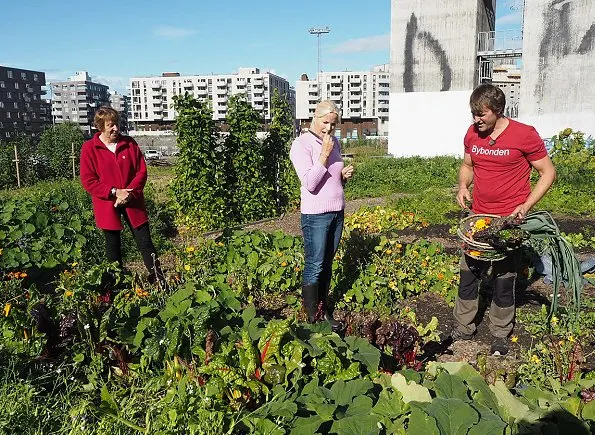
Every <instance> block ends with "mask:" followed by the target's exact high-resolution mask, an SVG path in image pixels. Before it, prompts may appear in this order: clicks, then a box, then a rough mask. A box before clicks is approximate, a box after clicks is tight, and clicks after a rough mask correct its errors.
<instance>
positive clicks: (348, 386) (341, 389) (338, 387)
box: [331, 379, 373, 405]
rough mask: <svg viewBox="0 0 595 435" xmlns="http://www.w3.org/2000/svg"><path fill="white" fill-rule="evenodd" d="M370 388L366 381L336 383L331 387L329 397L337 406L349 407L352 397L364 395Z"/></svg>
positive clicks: (370, 383)
mask: <svg viewBox="0 0 595 435" xmlns="http://www.w3.org/2000/svg"><path fill="white" fill-rule="evenodd" d="M372 386H373V384H372V382H371V381H369V380H367V379H354V380H352V381H336V382H335V383H334V384H333V385H332V387H331V397H332V398H333V400H334V401H335V403H336V404H337V405H349V404H350V403H351V402H352V401H353V398H354V397H356V396H360V395H364V394H366V393H367V392H368V391H369V390H370V389H371V388H372Z"/></svg>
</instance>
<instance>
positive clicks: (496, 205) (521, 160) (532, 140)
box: [464, 119, 547, 216]
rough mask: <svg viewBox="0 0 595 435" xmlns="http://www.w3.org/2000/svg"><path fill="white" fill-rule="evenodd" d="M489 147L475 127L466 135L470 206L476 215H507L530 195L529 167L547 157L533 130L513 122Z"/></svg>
mask: <svg viewBox="0 0 595 435" xmlns="http://www.w3.org/2000/svg"><path fill="white" fill-rule="evenodd" d="M508 121H509V123H508V126H507V127H506V128H505V129H504V131H503V132H502V133H501V134H500V136H498V138H497V139H496V142H495V143H494V144H493V145H490V144H489V142H490V137H489V135H488V136H487V137H485V138H482V137H480V136H479V135H478V132H477V130H476V129H475V126H474V125H471V127H469V130H467V134H466V135H465V141H464V143H465V153H466V154H470V155H471V161H472V162H473V206H472V210H473V211H474V212H475V213H489V214H495V215H499V216H507V215H509V214H511V213H512V212H513V211H514V209H515V208H516V207H517V206H519V205H520V204H522V203H523V202H525V200H526V199H527V197H528V196H529V194H530V193H531V185H530V183H529V177H530V175H531V168H532V167H531V164H530V163H529V162H534V161H536V160H540V159H542V158H544V157H545V156H547V150H546V149H545V144H544V143H543V140H542V139H541V138H540V137H539V135H538V134H537V131H536V130H535V128H533V127H531V126H529V125H525V124H521V123H520V122H517V121H514V120H512V119H509V120H508Z"/></svg>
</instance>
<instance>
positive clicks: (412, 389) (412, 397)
mask: <svg viewBox="0 0 595 435" xmlns="http://www.w3.org/2000/svg"><path fill="white" fill-rule="evenodd" d="M391 382H392V384H393V387H394V388H395V389H396V390H398V391H399V392H400V393H401V395H402V396H403V402H405V403H409V402H412V401H416V402H431V401H432V397H431V396H430V392H429V391H428V389H427V388H426V387H424V386H422V385H419V384H416V383H415V382H409V383H407V380H406V379H405V377H404V376H403V375H402V374H400V373H395V374H394V375H392V377H391Z"/></svg>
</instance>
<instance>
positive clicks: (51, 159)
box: [37, 122, 85, 179]
mask: <svg viewBox="0 0 595 435" xmlns="http://www.w3.org/2000/svg"><path fill="white" fill-rule="evenodd" d="M84 140H85V138H84V136H83V132H82V131H81V129H80V127H79V126H78V124H75V123H73V122H65V123H63V124H57V125H54V126H52V127H50V128H48V129H46V130H45V131H44V132H43V134H42V135H41V138H40V140H39V144H38V145H37V155H38V157H39V159H40V167H39V171H40V173H39V178H40V179H58V178H73V173H72V151H73V148H72V147H73V145H74V157H75V160H74V163H75V174H78V173H79V167H80V154H81V147H82V145H83V142H84Z"/></svg>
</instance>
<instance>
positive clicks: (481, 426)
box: [467, 403, 507, 435]
mask: <svg viewBox="0 0 595 435" xmlns="http://www.w3.org/2000/svg"><path fill="white" fill-rule="evenodd" d="M473 407H474V408H475V409H476V410H477V411H478V412H479V415H480V418H479V423H477V424H476V425H475V426H473V427H472V428H471V429H469V433H468V434H467V435H502V434H503V433H504V430H505V429H506V427H507V424H506V423H504V421H502V419H501V418H500V417H499V416H498V415H496V414H494V412H492V411H491V410H490V409H488V408H485V407H482V406H476V404H475V403H473Z"/></svg>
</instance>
